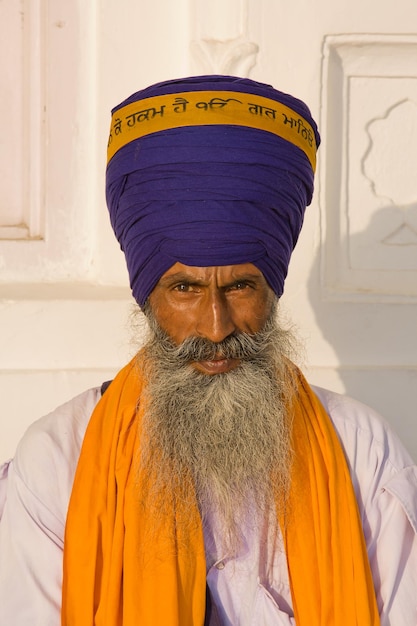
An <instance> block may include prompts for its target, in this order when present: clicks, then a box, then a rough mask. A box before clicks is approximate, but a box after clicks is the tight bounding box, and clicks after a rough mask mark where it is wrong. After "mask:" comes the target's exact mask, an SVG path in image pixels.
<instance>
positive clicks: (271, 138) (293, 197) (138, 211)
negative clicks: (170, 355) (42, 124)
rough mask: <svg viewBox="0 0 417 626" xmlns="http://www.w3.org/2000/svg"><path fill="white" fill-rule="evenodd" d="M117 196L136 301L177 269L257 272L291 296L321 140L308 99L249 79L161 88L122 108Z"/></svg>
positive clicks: (112, 184) (110, 175)
mask: <svg viewBox="0 0 417 626" xmlns="http://www.w3.org/2000/svg"><path fill="white" fill-rule="evenodd" d="M112 113H113V117H112V123H111V129H110V138H109V147H108V165H107V174H106V196H107V204H108V207H109V211H110V219H111V223H112V226H113V229H114V231H115V234H116V237H117V239H118V241H119V243H120V245H121V248H122V249H123V251H124V253H125V256H126V262H127V267H128V271H129V277H130V284H131V287H132V292H133V295H134V297H135V299H136V301H137V302H138V303H139V304H140V305H143V304H144V303H145V301H146V299H147V297H148V296H149V294H150V293H151V291H152V289H153V288H154V287H155V285H156V283H157V282H158V280H159V279H160V277H161V276H162V274H163V273H164V272H165V271H167V270H168V269H169V268H170V267H171V266H172V265H173V264H174V263H176V262H181V263H184V264H185V265H192V266H199V267H206V266H212V265H236V264H240V263H253V264H254V265H256V266H257V267H258V268H259V269H260V271H261V272H262V273H263V274H264V276H265V278H266V280H267V281H268V283H269V285H270V286H271V288H272V289H273V290H274V292H275V293H276V294H277V296H280V295H281V294H282V292H283V287H284V281H285V277H286V274H287V269H288V264H289V260H290V256H291V253H292V251H293V249H294V246H295V244H296V242H297V239H298V235H299V233H300V230H301V226H302V223H303V217H304V211H305V207H306V206H307V205H308V204H309V203H310V202H311V197H312V193H313V180H314V169H315V153H316V149H317V146H318V145H319V142H320V138H319V135H318V132H317V127H316V124H315V122H314V121H313V119H312V118H311V115H310V112H309V110H308V108H307V107H306V105H305V104H304V103H302V102H301V101H300V100H297V99H296V98H293V97H292V96H289V95H287V94H284V93H282V92H279V91H277V90H275V89H274V88H273V87H271V86H269V85H264V84H262V83H258V82H255V81H252V80H249V79H244V78H235V77H230V76H200V77H193V78H186V79H179V80H175V81H168V82H164V83H158V84H157V85H154V86H152V87H149V88H147V89H144V90H142V91H140V92H137V93H135V94H133V95H132V96H131V97H130V98H128V99H127V100H125V101H124V102H122V103H121V104H120V105H119V106H117V107H116V108H115V109H114V110H113V112H112Z"/></svg>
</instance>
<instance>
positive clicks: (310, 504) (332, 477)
mask: <svg viewBox="0 0 417 626" xmlns="http://www.w3.org/2000/svg"><path fill="white" fill-rule="evenodd" d="M293 372H294V378H295V380H296V385H297V393H296V401H295V403H294V406H293V411H294V424H293V448H294V465H293V471H292V486H291V493H290V502H289V506H288V510H289V513H288V515H289V517H287V522H286V524H285V526H283V528H282V530H283V536H284V543H285V550H286V556H287V560H288V570H289V578H290V585H291V593H292V599H293V607H294V615H295V621H296V624H297V626H306V625H307V626H347V625H349V626H378V625H379V617H378V609H377V605H376V600H375V592H374V588H373V582H372V576H371V572H370V567H369V562H368V557H367V552H366V546H365V541H364V537H363V531H362V526H361V521H360V518H359V513H358V507H357V503H356V498H355V494H354V490H353V487H352V482H351V479H350V474H349V470H348V467H347V464H346V460H345V458H344V454H343V451H342V448H341V446H340V443H339V441H338V439H337V436H336V434H335V432H334V428H333V426H332V424H331V422H330V419H329V417H328V416H327V414H326V412H325V410H324V408H323V407H322V405H321V404H320V402H319V401H318V400H317V398H316V396H315V395H314V393H313V392H312V390H311V389H310V387H309V386H308V384H307V382H306V381H305V380H304V378H303V376H302V374H301V373H300V372H299V370H297V369H296V368H295V367H294V369H293ZM142 385H143V381H142V380H141V379H140V373H139V371H138V369H137V367H136V366H135V362H134V361H132V362H131V363H130V364H129V365H127V366H126V367H125V368H124V369H123V370H121V372H119V374H118V375H117V377H116V378H115V380H114V381H113V382H112V384H111V386H110V388H109V389H108V390H107V391H106V393H105V394H104V396H103V397H102V399H101V400H100V402H99V403H98V405H97V407H96V409H95V411H94V413H93V415H92V417H91V420H90V423H89V425H88V428H87V431H86V435H85V438H84V442H83V446H82V450H81V456H80V459H79V463H78V467H77V472H76V476H75V481H74V487H73V492H72V495H71V500H70V505H69V510H68V518H67V525H66V534H65V549H64V581H63V595H62V626H138V625H140V626H162V625H163V626H202V625H203V623H204V615H205V589H206V565H205V557H204V540H203V532H202V527H201V523H200V520H199V513H198V509H197V505H196V506H195V509H194V510H191V511H188V512H187V521H188V520H189V519H194V521H195V524H191V525H190V524H186V525H183V526H186V527H187V528H188V529H190V528H193V529H195V530H191V531H190V530H188V531H187V532H185V531H184V528H183V527H182V524H181V517H180V516H179V514H178V512H177V510H176V507H175V494H173V497H172V518H171V520H168V521H167V524H168V525H169V524H171V528H170V529H169V532H167V534H166V536H165V535H163V534H162V533H161V535H159V534H158V537H157V540H156V542H155V543H153V544H152V545H149V544H146V543H145V544H144V543H143V541H142V539H143V538H144V537H146V533H147V529H149V528H152V519H150V517H151V516H150V515H146V512H144V511H143V509H140V505H139V504H138V500H139V498H138V496H137V494H138V490H139V492H140V490H141V485H142V486H143V487H144V488H146V480H147V477H146V476H140V475H139V474H138V472H137V470H136V469H135V466H134V460H135V453H136V451H137V449H138V437H139V435H138V432H139V430H140V420H141V411H140V409H139V411H137V410H136V403H137V399H138V398H139V397H140V394H141V389H142ZM139 554H140V557H139V556H138V555H139Z"/></svg>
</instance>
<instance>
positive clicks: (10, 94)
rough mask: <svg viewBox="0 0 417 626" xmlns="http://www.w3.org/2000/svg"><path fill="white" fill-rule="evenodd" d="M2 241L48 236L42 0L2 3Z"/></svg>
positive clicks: (0, 219)
mask: <svg viewBox="0 0 417 626" xmlns="http://www.w3.org/2000/svg"><path fill="white" fill-rule="evenodd" d="M0 20H1V23H2V25H3V27H4V30H5V31H6V29H7V32H8V36H7V37H3V38H2V39H1V42H0V55H1V58H2V60H3V62H2V64H1V67H0V81H1V84H2V99H1V103H0V110H1V117H2V119H3V120H6V122H7V123H6V124H5V125H4V126H3V131H2V135H3V137H2V151H1V154H0V172H1V179H2V197H1V198H0V240H1V239H6V240H16V239H18V240H19V239H20V240H21V239H26V240H33V239H35V240H38V239H43V237H44V206H43V204H44V202H43V201H44V195H45V193H44V185H45V181H44V169H45V158H44V142H45V133H44V109H45V101H44V92H43V87H44V82H43V58H44V53H45V50H44V47H45V40H44V28H43V26H44V24H43V20H44V0H30V1H29V0H24V1H23V2H8V3H7V2H6V3H1V4H0Z"/></svg>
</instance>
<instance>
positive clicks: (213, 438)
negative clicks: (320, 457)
mask: <svg viewBox="0 0 417 626" xmlns="http://www.w3.org/2000/svg"><path fill="white" fill-rule="evenodd" d="M147 317H148V321H149V325H150V332H151V335H150V338H149V341H148V342H147V344H146V345H145V348H144V351H143V354H142V356H141V368H142V369H143V371H144V374H145V379H146V390H147V391H146V411H145V414H144V417H143V422H142V424H143V432H144V433H146V437H145V438H144V443H143V445H142V447H141V453H140V458H139V467H140V469H141V470H144V471H145V472H146V473H147V475H149V476H153V477H154V479H153V481H152V487H151V492H150V493H149V494H148V502H153V503H155V511H154V516H155V518H156V519H159V520H161V522H162V521H163V518H164V515H166V514H168V511H165V510H164V508H165V505H164V503H165V502H167V501H168V500H167V498H166V497H165V495H164V494H167V493H168V492H170V493H175V494H176V502H177V503H178V502H179V503H181V506H183V507H184V510H185V511H186V510H187V508H188V507H190V506H192V504H193V503H194V502H195V501H197V503H198V506H199V509H200V513H201V516H202V519H203V523H205V521H206V519H207V518H210V519H211V520H213V519H215V520H216V526H219V527H221V528H222V532H223V538H224V542H225V545H226V546H227V547H228V548H229V549H236V547H237V544H238V543H239V539H240V529H241V528H242V525H243V524H245V523H247V522H248V515H249V516H250V515H251V514H250V513H249V512H248V509H249V507H253V506H255V507H256V511H257V512H258V514H260V513H262V514H263V515H264V514H265V513H267V514H268V515H269V514H271V513H273V514H274V515H276V507H277V506H278V507H281V508H284V507H285V502H286V499H287V495H288V489H289V482H290V478H289V477H290V466H291V449H290V431H291V423H290V416H289V414H288V411H287V408H288V405H289V403H290V396H291V393H292V387H291V383H290V382H289V380H288V375H287V365H286V363H287V357H288V355H289V353H290V352H291V350H292V345H293V343H292V338H291V334H290V333H289V331H286V330H282V329H281V328H280V327H279V326H278V324H277V322H276V319H275V313H273V314H272V315H271V317H270V319H269V320H268V321H267V323H266V325H265V327H264V328H263V329H262V331H260V332H259V333H257V334H255V335H248V334H245V333H241V334H238V335H236V336H230V337H228V338H226V339H225V340H224V341H222V342H221V343H216V344H214V343H212V342H210V341H207V340H205V339H202V338H198V337H197V338H190V339H187V340H186V341H184V342H183V343H182V344H181V345H179V346H176V345H175V344H174V343H173V342H172V341H171V339H170V338H169V337H168V336H167V335H166V333H164V332H163V331H162V330H161V328H160V327H159V326H158V324H157V322H156V320H155V318H154V316H153V314H152V312H151V311H149V310H148V311H147ZM214 356H216V357H217V358H218V357H219V356H223V357H224V358H231V359H239V360H240V364H239V366H238V367H236V368H235V369H233V370H231V371H229V372H226V373H222V374H216V375H213V376H209V375H206V374H202V373H201V372H199V371H197V370H196V369H195V368H194V367H193V366H192V363H193V362H196V361H199V360H210V359H212V358H214ZM155 451H157V454H155ZM147 506H148V505H147ZM166 506H167V507H168V506H169V505H168V504H167V505H166Z"/></svg>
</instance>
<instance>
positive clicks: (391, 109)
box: [319, 35, 417, 302]
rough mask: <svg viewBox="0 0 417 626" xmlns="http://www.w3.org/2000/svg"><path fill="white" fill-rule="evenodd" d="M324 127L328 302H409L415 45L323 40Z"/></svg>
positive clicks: (414, 227) (414, 290)
mask: <svg viewBox="0 0 417 626" xmlns="http://www.w3.org/2000/svg"><path fill="white" fill-rule="evenodd" d="M321 128H322V131H323V132H322V134H323V146H322V147H323V150H322V153H321V161H320V168H321V177H320V194H319V197H320V209H321V216H322V246H321V249H322V255H321V261H322V272H321V276H322V286H323V290H324V294H325V296H326V297H327V298H329V299H336V300H362V301H373V300H375V301H394V302H414V301H416V300H417V189H416V185H415V163H416V161H417V147H416V146H417V37H416V36H411V35H403V36H401V35H392V36H390V35H370V36H366V35H348V36H329V37H327V38H326V40H325V43H324V66H323V83H322V120H321Z"/></svg>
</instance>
